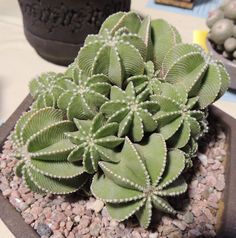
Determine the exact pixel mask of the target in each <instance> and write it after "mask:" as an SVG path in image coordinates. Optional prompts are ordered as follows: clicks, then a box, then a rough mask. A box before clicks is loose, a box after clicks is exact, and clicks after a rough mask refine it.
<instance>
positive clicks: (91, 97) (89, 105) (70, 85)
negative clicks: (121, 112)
mask: <svg viewBox="0 0 236 238" xmlns="http://www.w3.org/2000/svg"><path fill="white" fill-rule="evenodd" d="M71 75H72V78H69V79H68V78H62V79H61V80H59V81H58V82H57V85H59V86H60V88H62V89H63V92H62V93H61V95H60V96H59V98H58V101H57V106H58V107H59V108H60V109H62V110H64V111H66V113H67V117H68V119H69V120H73V118H78V119H92V118H93V117H94V116H95V115H96V114H97V113H98V110H99V107H100V106H101V105H103V103H104V102H106V101H107V100H108V98H107V96H108V94H109V92H110V87H111V85H110V84H109V79H108V77H107V76H105V75H103V74H96V75H93V76H91V77H87V76H86V75H85V74H84V72H83V71H82V70H79V69H78V68H75V69H73V70H72V72H71ZM71 79H72V80H71Z"/></svg>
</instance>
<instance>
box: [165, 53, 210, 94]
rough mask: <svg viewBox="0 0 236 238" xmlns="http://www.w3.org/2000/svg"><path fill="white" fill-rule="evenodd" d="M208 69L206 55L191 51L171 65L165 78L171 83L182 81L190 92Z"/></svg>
mask: <svg viewBox="0 0 236 238" xmlns="http://www.w3.org/2000/svg"><path fill="white" fill-rule="evenodd" d="M206 70H207V65H206V63H205V59H204V57H203V56H202V55H201V54H200V53H190V54H186V55H184V56H182V57H180V58H179V59H178V60H177V61H176V62H175V63H174V64H173V65H172V66H171V68H170V69H169V70H168V72H167V73H166V75H165V76H164V80H165V81H167V82H169V83H171V84H174V83H181V84H183V85H185V87H186V90H187V92H189V91H190V90H191V89H192V88H193V87H194V85H195V84H196V83H197V82H198V81H199V80H201V78H202V76H203V75H204V73H205V71H206Z"/></svg>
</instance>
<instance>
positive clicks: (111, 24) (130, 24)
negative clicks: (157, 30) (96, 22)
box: [99, 12, 154, 61]
mask: <svg viewBox="0 0 236 238" xmlns="http://www.w3.org/2000/svg"><path fill="white" fill-rule="evenodd" d="M120 28H126V29H127V30H128V31H129V32H130V33H132V34H137V35H138V36H139V37H140V38H141V39H142V40H143V42H144V43H145V45H146V48H147V52H146V60H147V61H148V60H152V59H153V56H154V53H153V43H152V39H151V31H152V28H151V18H150V16H146V17H145V18H144V19H143V21H141V19H140V17H139V16H138V15H137V14H136V13H134V12H118V13H115V14H113V15H111V16H110V17H108V18H107V19H106V20H105V21H104V23H103V24H102V26H101V29H100V31H99V35H103V34H104V33H105V32H106V31H107V30H108V31H109V32H111V33H112V34H114V33H115V32H116V31H118V30H119V29H120Z"/></svg>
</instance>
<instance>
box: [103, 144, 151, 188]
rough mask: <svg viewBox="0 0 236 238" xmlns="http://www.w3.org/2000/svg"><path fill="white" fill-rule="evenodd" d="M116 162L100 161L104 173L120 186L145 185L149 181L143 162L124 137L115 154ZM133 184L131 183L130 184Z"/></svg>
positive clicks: (134, 186) (137, 186)
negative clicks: (117, 160) (119, 150)
mask: <svg viewBox="0 0 236 238" xmlns="http://www.w3.org/2000/svg"><path fill="white" fill-rule="evenodd" d="M117 156H118V157H119V158H120V162H119V163H118V164H112V163H108V162H100V163H99V164H100V167H101V168H102V170H103V171H104V173H105V175H106V176H107V177H108V178H109V179H111V180H113V181H114V182H115V183H117V184H118V185H120V186H123V187H127V186H128V188H130V187H132V188H134V189H137V188H140V189H141V187H146V185H147V184H148V183H149V180H148V177H147V172H146V169H145V167H144V164H143V162H142V160H141V158H140V157H139V155H138V153H137V151H136V149H135V148H134V146H133V145H132V143H131V142H130V141H129V140H128V139H126V140H125V144H124V146H123V149H122V151H121V152H120V153H119V154H118V155H117ZM132 183H133V184H134V185H131V184H132Z"/></svg>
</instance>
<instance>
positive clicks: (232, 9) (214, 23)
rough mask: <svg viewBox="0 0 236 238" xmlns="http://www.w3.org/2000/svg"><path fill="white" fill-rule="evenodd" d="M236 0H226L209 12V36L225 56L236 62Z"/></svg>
mask: <svg viewBox="0 0 236 238" xmlns="http://www.w3.org/2000/svg"><path fill="white" fill-rule="evenodd" d="M235 22H236V0H231V1H225V2H224V4H223V5H222V6H220V7H219V8H218V9H216V10H214V11H212V12H210V13H209V16H208V18H207V26H208V27H209V28H210V32H209V34H208V38H209V40H210V41H211V43H212V45H213V47H214V48H215V49H216V51H218V52H219V53H221V54H222V55H223V57H225V58H227V59H229V60H232V61H234V62H236V24H235Z"/></svg>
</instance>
